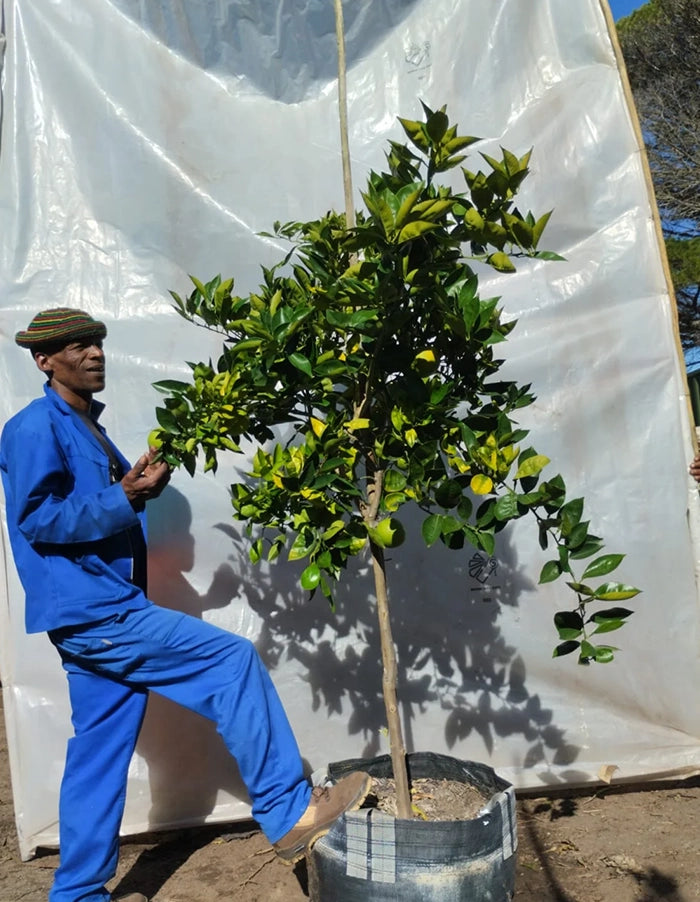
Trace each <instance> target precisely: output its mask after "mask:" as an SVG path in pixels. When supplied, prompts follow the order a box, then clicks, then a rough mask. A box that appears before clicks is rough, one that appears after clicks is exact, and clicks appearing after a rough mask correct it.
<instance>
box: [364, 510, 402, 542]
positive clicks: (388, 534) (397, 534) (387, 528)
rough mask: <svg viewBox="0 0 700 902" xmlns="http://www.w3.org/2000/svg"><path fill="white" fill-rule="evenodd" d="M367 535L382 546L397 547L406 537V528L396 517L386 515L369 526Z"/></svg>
mask: <svg viewBox="0 0 700 902" xmlns="http://www.w3.org/2000/svg"><path fill="white" fill-rule="evenodd" d="M369 536H370V538H371V539H372V541H373V542H376V543H377V545H381V547H382V548H398V547H399V545H402V544H403V543H404V541H405V539H406V530H405V529H404V528H403V523H401V521H400V520H397V519H396V517H386V518H385V519H384V520H380V521H379V523H377V525H376V526H374V527H372V528H370V530H369Z"/></svg>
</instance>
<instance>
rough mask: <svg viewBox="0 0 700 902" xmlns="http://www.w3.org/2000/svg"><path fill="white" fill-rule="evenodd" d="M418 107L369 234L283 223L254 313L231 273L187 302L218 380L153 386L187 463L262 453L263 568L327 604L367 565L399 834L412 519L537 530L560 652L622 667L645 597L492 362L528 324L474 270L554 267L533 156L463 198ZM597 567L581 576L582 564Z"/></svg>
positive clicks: (173, 459)
mask: <svg viewBox="0 0 700 902" xmlns="http://www.w3.org/2000/svg"><path fill="white" fill-rule="evenodd" d="M424 112H425V117H424V120H423V121H409V120H405V119H401V120H399V121H400V122H401V125H402V126H403V129H404V131H405V133H406V136H407V138H408V142H407V143H398V142H394V141H392V142H390V144H389V149H388V152H387V154H386V161H387V171H385V172H381V173H377V172H370V174H369V176H368V180H367V186H366V189H365V191H364V193H363V194H362V197H363V200H364V207H365V209H364V210H363V211H361V212H359V213H358V215H357V221H356V223H355V224H354V226H353V227H348V226H347V224H346V221H345V217H344V216H343V215H341V214H337V213H334V212H330V213H327V214H326V215H325V216H323V217H322V218H320V219H318V220H314V221H312V222H293V223H287V224H286V225H280V224H279V223H276V224H275V226H274V234H275V235H276V236H278V237H280V238H283V239H287V240H289V241H290V242H291V250H290V252H289V254H288V255H287V256H286V257H285V259H284V260H283V261H281V262H280V264H279V265H277V266H274V267H272V268H270V269H263V271H262V276H263V277H262V283H261V284H260V286H259V288H258V289H257V290H256V291H254V292H252V293H250V294H249V295H247V296H246V297H239V296H237V295H235V294H234V290H233V288H234V283H233V279H232V278H229V279H225V280H224V279H222V278H221V277H219V276H217V277H216V278H214V279H212V280H211V281H209V282H207V283H206V284H205V283H203V282H202V281H200V280H199V279H196V278H194V277H193V278H192V282H193V284H194V290H193V291H192V293H191V294H190V295H189V296H188V297H186V298H182V297H180V296H179V295H178V294H175V293H173V298H174V301H175V304H176V309H177V310H178V312H179V313H180V314H181V315H182V316H183V317H185V319H187V320H189V321H191V322H193V323H196V324H198V325H203V326H205V327H206V328H208V329H212V330H214V331H215V332H218V333H220V334H221V336H222V338H223V350H222V354H221V357H220V358H219V360H218V362H217V364H216V366H213V365H212V364H211V363H197V364H190V366H191V368H192V370H193V374H192V380H191V381H190V382H181V381H174V380H166V381H163V382H160V383H157V384H156V387H157V388H158V389H159V390H160V391H162V392H163V393H164V394H165V395H166V397H165V401H164V406H162V407H160V408H158V409H157V411H156V414H157V418H158V423H159V428H158V435H157V440H158V441H160V442H162V448H161V453H162V454H163V456H164V457H165V459H166V460H167V461H168V462H170V463H171V464H172V465H174V466H177V465H179V464H182V465H184V466H185V468H186V469H187V470H188V471H189V472H190V473H193V472H194V470H195V468H196V466H197V462H198V461H202V462H203V466H204V469H205V470H207V469H215V468H216V464H217V454H218V453H219V452H221V451H232V452H236V453H239V452H240V451H241V446H240V442H241V439H242V438H245V439H246V440H248V441H252V442H253V443H254V444H255V445H256V446H257V447H256V449H255V451H254V454H253V456H252V467H251V469H250V472H249V474H248V476H247V478H246V479H245V480H244V481H242V482H239V483H236V484H234V485H232V486H231V498H232V503H233V509H234V516H235V517H236V518H238V519H240V520H242V521H244V522H245V523H246V524H247V526H246V529H247V532H248V535H249V536H250V539H251V545H250V557H251V560H252V561H253V562H257V561H259V560H261V559H263V558H264V559H267V560H268V561H272V560H274V559H275V558H277V557H278V556H279V555H280V554H282V553H283V552H285V553H286V555H287V558H288V559H289V560H291V561H299V562H301V563H300V582H301V586H302V587H303V588H304V589H305V590H308V591H309V592H310V593H311V594H312V595H313V594H314V593H315V592H320V593H322V594H323V595H324V596H325V597H326V598H327V599H328V601H329V602H330V603H331V604H332V603H333V586H334V582H335V581H336V580H337V579H338V578H339V577H340V576H341V575H342V573H343V571H344V569H345V567H346V565H347V563H348V561H349V559H350V558H353V557H354V556H356V555H359V554H365V553H368V554H369V556H370V558H371V561H372V568H373V574H374V583H375V595H376V604H377V613H378V617H379V625H380V635H381V647H382V657H383V667H384V670H383V694H384V701H385V707H386V713H387V721H388V728H389V736H390V747H391V755H392V762H393V767H394V775H395V778H396V783H397V796H398V804H399V816H401V817H409V816H410V796H409V788H408V781H407V778H406V769H405V760H404V759H405V752H404V744H403V738H402V730H401V724H400V719H399V715H398V707H397V697H396V683H397V662H396V656H395V651H394V643H393V639H392V634H391V625H390V617H389V606H388V594H387V584H386V568H385V558H384V551H385V549H386V548H387V547H390V548H393V547H395V546H397V545H399V544H400V543H401V541H402V540H403V537H404V528H403V525H402V523H401V521H400V519H399V513H400V512H402V511H403V510H404V508H405V507H406V506H407V505H410V506H411V507H412V508H413V509H414V510H418V511H420V512H422V513H423V521H422V535H423V538H424V540H425V542H426V544H427V545H428V546H431V545H433V544H434V543H436V542H442V543H444V544H445V545H446V546H447V547H449V548H452V549H455V550H460V549H462V548H463V547H464V546H465V545H468V546H473V547H475V548H478V549H481V550H482V551H484V552H485V553H486V554H488V555H492V554H493V552H494V545H495V535H496V533H498V532H499V531H500V530H502V529H503V528H504V527H505V526H506V525H507V524H508V523H509V522H510V521H511V520H514V519H517V518H519V517H522V516H524V515H527V514H529V515H531V516H532V517H533V519H534V521H535V524H536V527H537V529H538V531H539V540H540V545H541V547H542V548H543V549H545V550H549V551H550V552H551V553H550V554H548V555H547V556H548V558H549V559H548V560H547V561H546V563H545V564H544V566H543V567H542V571H541V574H540V582H542V583H544V582H549V581H552V580H554V579H557V578H558V577H560V576H562V575H564V576H565V577H566V580H567V585H568V586H569V587H570V588H571V589H572V590H573V593H574V595H573V605H572V606H571V609H569V610H563V611H560V612H558V613H557V614H556V616H555V626H556V629H557V631H558V634H559V642H558V644H557V645H556V647H555V649H554V655H555V656H560V655H565V654H568V653H570V652H576V653H577V654H578V660H579V661H580V662H581V663H589V662H607V661H610V660H612V658H613V654H614V652H615V650H616V649H615V648H614V647H613V646H611V645H609V644H607V643H606V642H601V641H600V638H599V637H600V636H602V635H603V634H606V633H608V632H611V631H613V630H616V629H618V628H619V627H620V626H622V625H623V623H624V622H625V620H626V618H627V617H628V616H629V615H630V613H631V611H629V610H628V609H627V608H623V607H620V606H618V605H619V602H620V601H623V600H624V599H627V598H631V597H632V596H634V595H636V594H637V592H638V590H637V589H636V588H634V587H632V586H627V585H624V584H621V583H617V582H609V581H605V582H603V583H602V584H600V583H598V584H597V585H592V584H591V580H593V579H596V578H604V577H606V576H607V575H608V574H609V573H611V572H612V571H613V570H614V569H615V568H616V567H617V566H618V564H619V563H620V561H621V560H622V557H623V555H620V554H606V553H602V552H603V547H602V541H601V539H600V538H599V537H598V536H595V535H593V534H592V533H591V532H590V530H589V523H588V521H587V520H585V519H584V516H583V499H581V498H573V499H569V498H567V495H566V487H565V484H564V480H563V479H562V477H561V476H559V475H557V476H554V477H552V478H549V479H544V478H543V477H542V471H543V469H544V467H545V466H546V465H547V464H548V462H549V461H548V459H547V458H546V457H544V456H543V455H541V454H538V453H537V451H536V450H535V449H534V448H532V447H531V446H529V445H524V444H523V443H524V442H525V440H526V438H527V435H528V432H527V430H526V429H523V428H520V427H519V426H518V424H517V423H516V421H515V419H514V417H515V416H516V415H517V411H518V410H520V409H521V408H523V407H526V406H527V405H529V404H531V403H532V401H533V400H534V397H533V395H532V394H531V393H530V390H529V389H530V387H529V386H527V385H520V384H518V383H517V382H514V381H510V380H505V379H503V378H499V367H500V365H501V363H502V361H501V360H499V359H497V357H496V356H495V351H496V349H497V348H498V346H499V344H501V343H502V342H503V341H504V340H505V339H506V337H507V336H508V334H509V333H510V331H511V330H512V329H513V327H514V325H515V323H514V322H513V321H505V320H504V319H503V317H502V314H501V310H500V308H499V299H498V298H482V297H481V296H480V294H479V280H478V276H477V272H476V269H475V267H476V266H477V265H478V264H485V265H486V266H490V267H493V268H494V269H496V270H498V271H499V272H505V273H508V272H513V271H515V261H516V260H519V259H521V258H523V257H534V258H539V259H545V260H546V259H557V255H556V254H552V253H550V252H547V251H541V250H538V247H539V244H540V239H541V237H542V233H543V230H544V228H545V225H546V223H547V220H548V219H549V214H548V213H546V214H544V215H543V216H539V217H536V216H533V215H532V214H531V213H529V212H528V213H527V214H526V215H523V214H522V213H521V212H520V211H519V210H518V208H517V206H516V205H515V197H516V195H517V192H518V189H519V187H520V185H521V184H522V182H523V179H524V178H525V177H526V175H527V173H528V161H529V158H530V154H529V153H526V154H525V155H524V156H520V157H519V156H517V155H515V154H513V153H511V152H509V151H507V150H502V157H501V159H495V158H493V157H491V156H487V155H486V154H482V157H483V160H484V162H485V164H486V166H485V168H486V172H484V171H481V170H479V171H476V172H473V171H470V170H469V169H466V168H463V169H462V172H463V175H464V180H465V190H464V191H455V190H453V188H451V187H450V186H449V185H447V184H444V183H441V180H440V179H439V178H438V176H439V175H440V174H441V173H444V172H445V171H447V170H450V169H453V168H455V167H458V166H459V165H460V164H461V163H462V162H463V161H464V159H465V157H464V156H463V154H462V151H463V150H464V149H465V148H466V147H468V146H469V145H470V144H472V143H473V142H474V141H475V140H476V139H475V138H473V137H466V136H460V135H458V134H457V128H456V126H451V125H450V123H449V120H448V117H447V114H446V112H445V110H444V108H443V109H441V110H437V111H432V110H430V109H428V108H427V107H424ZM276 427H285V436H286V440H285V441H276V440H275V432H274V431H273V430H274V429H275V428H276ZM278 434H279V433H278ZM586 558H590V559H591V560H590V562H589V563H588V564H587V566H585V567H584V570H583V573H582V574H581V576H580V578H579V577H578V576H576V575H575V574H574V566H573V565H574V562H576V561H577V560H579V559H586ZM582 566H583V565H582ZM600 604H602V608H601V607H600Z"/></svg>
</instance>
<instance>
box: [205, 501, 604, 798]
mask: <svg viewBox="0 0 700 902" xmlns="http://www.w3.org/2000/svg"><path fill="white" fill-rule="evenodd" d="M411 514H417V511H413V512H408V511H407V510H406V509H404V510H403V511H402V518H403V520H404V522H405V525H406V527H407V540H406V542H405V544H404V545H403V546H402V547H400V548H398V549H395V550H394V551H392V552H391V554H390V555H388V556H387V575H388V583H389V593H390V602H391V612H392V626H393V632H394V640H395V643H396V647H397V653H398V660H399V687H398V693H399V699H400V704H401V706H402V714H403V722H404V729H405V740H406V747H407V750H408V751H418V750H424V749H423V748H417V747H416V740H415V738H414V725H415V720H416V718H417V717H418V716H419V715H420V713H421V712H424V711H425V709H426V707H427V706H429V705H430V706H431V707H432V708H433V709H434V708H436V707H439V709H441V711H442V712H443V713H444V721H443V730H444V738H445V742H446V744H447V747H448V748H449V749H453V748H454V747H455V746H457V745H458V744H459V743H461V742H462V741H463V740H465V739H467V738H468V737H469V736H470V735H471V734H472V733H473V734H476V735H478V736H479V737H480V739H481V741H482V743H483V746H484V747H485V749H486V750H487V752H488V753H489V754H490V753H491V752H492V751H493V749H494V746H495V744H496V742H497V740H498V739H501V738H504V737H509V736H514V735H519V736H522V738H523V739H524V741H525V743H526V744H527V745H526V749H525V751H524V753H523V761H524V765H525V766H526V767H529V768H538V769H539V772H540V776H541V777H542V778H543V782H556V781H558V780H559V779H561V778H562V777H561V775H560V776H558V777H557V776H555V775H554V774H552V773H550V772H549V769H550V767H553V766H556V767H557V768H561V767H567V766H568V765H571V764H573V762H574V761H575V760H576V758H577V757H578V753H579V749H578V748H577V747H576V746H574V745H571V744H569V743H567V741H566V738H565V735H564V732H563V731H562V730H561V729H559V728H558V727H557V726H556V724H555V723H554V722H553V713H552V711H551V710H547V709H545V708H544V707H543V706H542V703H541V700H540V698H539V696H538V695H537V694H533V693H531V692H530V691H529V689H528V687H527V673H526V668H525V663H524V661H523V658H522V657H521V656H520V655H519V654H518V650H517V648H515V647H514V646H512V645H510V644H509V643H508V642H507V641H506V639H505V638H504V635H503V632H502V630H501V628H500V618H501V614H502V611H503V608H510V609H513V611H514V612H515V611H516V609H517V605H518V602H519V600H520V599H522V598H525V597H526V596H527V594H528V593H530V592H532V591H533V589H534V584H533V582H532V581H531V579H530V578H529V577H528V576H526V575H525V574H524V573H523V572H522V568H521V567H520V566H519V565H518V561H517V556H516V553H515V550H514V548H513V547H512V545H511V544H510V542H509V540H508V536H507V530H506V532H505V533H502V534H501V535H500V536H499V542H498V544H497V550H496V553H495V555H494V557H493V559H489V558H488V557H487V556H485V555H484V554H483V553H482V552H478V551H476V550H474V549H472V548H470V547H468V546H465V548H464V549H463V550H462V551H449V550H447V549H445V548H443V547H434V548H431V549H426V547H425V545H424V543H423V540H422V538H421V536H420V535H419V526H418V517H417V516H414V517H412V516H411ZM412 521H413V522H412ZM217 528H218V529H220V530H222V531H223V532H225V533H226V534H227V535H228V536H229V537H230V539H231V542H232V544H233V554H232V556H231V561H232V566H233V567H234V568H235V569H236V570H237V574H238V578H239V579H240V581H241V583H242V585H243V586H244V587H245V588H242V589H241V591H242V592H243V593H244V594H245V597H246V600H247V602H248V604H249V605H250V606H251V608H252V609H253V610H254V611H255V613H256V614H258V616H259V617H260V618H261V621H262V623H263V627H262V631H261V634H260V637H259V639H258V641H257V643H256V645H257V648H258V651H259V653H260V655H261V657H262V658H263V661H264V662H265V664H266V666H267V667H268V668H269V669H271V670H274V669H275V668H276V667H277V666H278V665H279V663H280V661H281V660H282V659H283V658H287V657H288V658H291V659H292V660H295V661H298V662H300V663H301V664H302V665H303V667H304V669H305V671H306V677H305V679H306V681H307V683H308V686H309V692H310V695H311V704H312V708H313V710H315V711H316V710H319V709H320V708H321V707H324V708H325V710H326V712H327V713H328V714H329V715H331V714H335V715H341V716H344V717H345V718H346V720H347V729H348V732H349V734H350V735H358V734H359V735H361V736H362V738H363V740H364V747H363V749H362V751H361V754H362V755H363V756H373V755H375V754H377V753H378V752H379V751H380V740H381V736H382V733H383V732H384V731H385V725H386V716H385V712H384V703H383V699H382V696H381V685H382V665H381V653H380V638H379V630H378V625H377V620H376V614H375V605H374V598H373V595H372V592H373V589H374V583H373V580H372V576H371V572H370V568H369V563H368V561H367V560H362V559H359V560H357V561H356V562H353V564H352V565H351V567H350V568H349V569H348V572H347V573H346V574H344V576H343V578H342V580H341V582H340V584H339V585H338V586H337V587H336V598H335V602H336V604H335V611H333V610H331V609H330V607H329V605H328V603H327V602H326V600H325V599H324V598H323V596H322V595H321V593H320V592H319V593H317V594H316V595H315V596H314V597H313V599H309V597H308V593H306V592H304V591H303V590H302V589H301V588H300V587H299V585H298V577H299V573H300V572H301V569H302V568H303V566H304V564H301V566H299V565H293V564H289V563H286V562H285V561H283V560H281V559H280V560H277V561H275V562H274V563H273V564H272V565H270V566H267V565H262V566H260V565H255V566H253V565H252V564H250V563H249V559H248V547H249V545H248V541H247V539H245V538H243V537H242V536H241V535H240V533H239V531H238V530H239V527H238V525H237V524H235V523H231V524H226V523H219V524H217ZM543 626H544V628H549V625H548V624H543ZM431 716H432V717H433V719H434V711H433V712H431ZM424 744H425V743H424V742H422V741H420V740H419V741H418V746H422V745H424ZM566 779H567V781H569V782H575V781H576V780H579V781H581V780H585V779H586V775H585V774H582V773H578V772H576V771H574V770H569V771H567V772H566Z"/></svg>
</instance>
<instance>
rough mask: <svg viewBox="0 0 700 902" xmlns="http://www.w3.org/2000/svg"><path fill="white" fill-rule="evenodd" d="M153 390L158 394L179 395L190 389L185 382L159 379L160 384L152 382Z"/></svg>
mask: <svg viewBox="0 0 700 902" xmlns="http://www.w3.org/2000/svg"><path fill="white" fill-rule="evenodd" d="M152 385H153V388H155V389H156V390H157V391H159V392H176V393H177V394H181V393H183V392H185V391H187V389H188V388H189V387H190V385H189V383H187V382H180V381H178V380H177V379H161V381H160V382H153V383H152Z"/></svg>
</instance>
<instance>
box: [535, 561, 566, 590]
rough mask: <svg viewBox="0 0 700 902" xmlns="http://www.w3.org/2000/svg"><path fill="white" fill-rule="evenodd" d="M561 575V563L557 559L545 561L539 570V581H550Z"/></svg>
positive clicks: (541, 582)
mask: <svg viewBox="0 0 700 902" xmlns="http://www.w3.org/2000/svg"><path fill="white" fill-rule="evenodd" d="M560 576H561V565H560V564H559V561H547V563H546V564H545V565H544V567H543V568H542V570H541V571H540V578H539V583H540V585H542V584H543V583H551V582H553V581H554V580H555V579H558V578H559V577H560Z"/></svg>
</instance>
